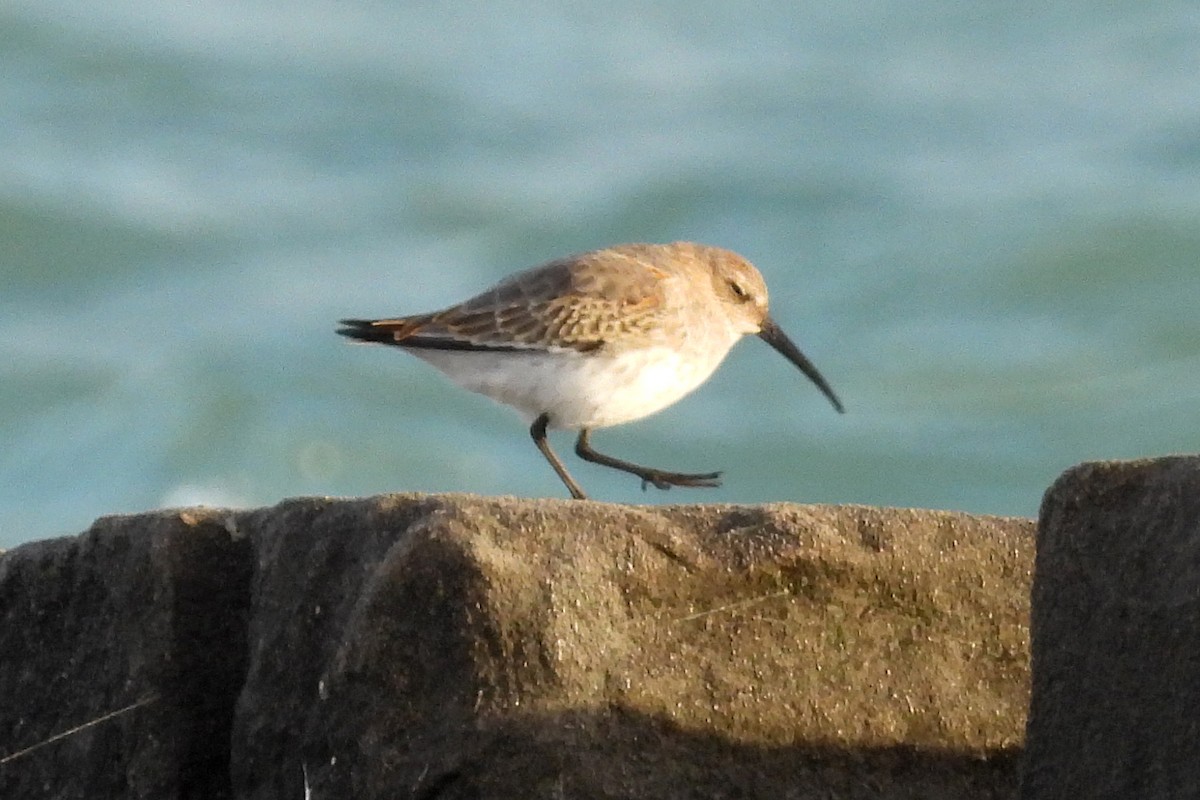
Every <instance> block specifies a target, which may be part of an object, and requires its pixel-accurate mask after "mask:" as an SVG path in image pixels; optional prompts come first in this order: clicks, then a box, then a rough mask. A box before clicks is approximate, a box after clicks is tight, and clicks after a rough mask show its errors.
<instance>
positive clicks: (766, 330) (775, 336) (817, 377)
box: [758, 317, 844, 414]
mask: <svg viewBox="0 0 1200 800" xmlns="http://www.w3.org/2000/svg"><path fill="white" fill-rule="evenodd" d="M758 338H760V339H762V340H763V341H764V342H766V343H767V344H769V345H771V347H774V348H775V349H776V350H777V351H778V352H779V354H780V355H781V356H783V357H784V358H786V359H787V360H788V361H790V362H792V363H793V364H795V365H796V366H797V367H799V368H800V371H801V372H803V373H804V374H805V375H807V376H808V379H809V380H810V381H812V382H813V383H815V384H816V385H817V388H818V389H820V390H821V392H822V393H823V394H824V395H825V396H826V397H828V398H829V402H831V403H833V407H834V408H836V409H837V410H838V413H839V414H841V413H843V411H844V409H843V408H842V401H841V400H838V396H837V395H836V394H834V393H833V389H831V388H829V384H828V383H826V382H825V379H824V378H823V377H821V373H820V372H818V371H817V368H816V367H814V366H813V364H812V362H811V361H809V360H808V359H807V358H806V357H805V355H804V353H801V352H800V348H799V347H796V345H795V344H793V343H792V340H791V339H789V338H788V337H787V334H786V333H784V332H783V330H782V329H781V328H780V327H779V326H778V325H776V324H775V321H774V320H773V319H771V318H770V317H767V318H766V319H764V320H763V321H762V330H760V331H759V332H758Z"/></svg>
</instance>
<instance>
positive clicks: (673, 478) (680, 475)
mask: <svg viewBox="0 0 1200 800" xmlns="http://www.w3.org/2000/svg"><path fill="white" fill-rule="evenodd" d="M635 474H636V475H637V476H638V477H639V478H641V479H642V491H643V492H644V491H646V487H648V486H649V485H651V484H653V485H654V488H656V489H663V490H666V489H670V488H671V487H672V486H691V487H695V488H708V489H715V488H716V487H718V486H720V485H721V473H720V472H700V473H690V472H664V471H663V470H660V469H647V470H644V471H642V472H638V473H635Z"/></svg>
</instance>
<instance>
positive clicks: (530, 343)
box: [338, 242, 842, 499]
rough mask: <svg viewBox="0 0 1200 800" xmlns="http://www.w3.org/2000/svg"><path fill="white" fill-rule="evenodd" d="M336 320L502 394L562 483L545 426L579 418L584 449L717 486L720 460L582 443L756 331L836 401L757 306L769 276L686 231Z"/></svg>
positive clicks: (709, 368) (644, 409) (661, 397)
mask: <svg viewBox="0 0 1200 800" xmlns="http://www.w3.org/2000/svg"><path fill="white" fill-rule="evenodd" d="M341 325H342V327H341V328H340V329H339V330H338V333H340V334H341V335H343V336H347V337H349V338H351V339H356V340H358V341H362V342H370V343H378V344H386V345H392V346H394V347H399V348H400V349H402V350H405V351H407V352H409V353H411V354H412V355H414V356H416V357H417V358H420V359H421V360H423V361H426V362H428V363H429V364H432V365H433V366H434V367H436V368H437V369H439V370H440V371H441V372H443V373H444V374H445V375H446V376H447V377H448V378H450V380H452V381H453V382H454V383H456V384H458V385H459V386H462V387H463V388H464V389H469V390H471V391H473V392H478V393H480V394H483V395H487V396H488V397H490V398H492V399H493V400H496V401H498V402H500V403H504V404H506V405H509V406H512V407H513V408H515V409H517V411H519V412H521V413H522V414H523V415H524V416H525V417H526V419H527V420H529V421H531V425H530V428H529V433H530V435H531V436H532V437H533V441H534V443H535V444H536V445H537V448H538V450H540V451H541V453H542V455H543V456H545V458H546V460H547V461H548V462H549V463H550V466H551V467H553V468H554V471H555V472H556V473H557V474H558V477H559V478H560V479H561V480H562V482H563V483H564V484H566V487H567V489H568V490H570V492H571V496H572V497H574V498H576V499H586V497H587V495H586V494H584V492H583V489H581V488H580V486H579V484H578V483H577V482H576V481H575V479H574V478H572V477H571V474H570V473H569V472H567V468H566V467H565V466H564V465H563V463H562V461H561V460H560V459H559V457H558V456H557V455H556V454H555V452H554V450H552V449H551V447H550V442H549V440H548V438H547V434H546V432H547V430H550V429H567V430H575V431H579V438H578V439H577V440H576V442H575V453H576V454H577V455H578V456H579V457H580V458H582V459H583V460H585V461H590V462H592V463H595V464H600V465H603V466H606V467H612V468H614V469H618V470H622V471H624V472H628V473H631V474H633V475H636V476H637V477H639V478H641V479H642V489H643V490H644V489H645V488H646V486H647V485H649V484H653V485H654V486H656V487H657V488H659V489H669V488H670V487H672V486H701V487H703V486H709V487H711V486H719V485H720V476H721V473H720V472H704V473H685V472H669V471H666V470H661V469H654V468H652V467H644V466H641V465H639V464H634V463H631V462H629V461H624V460H622V459H619V458H614V457H612V456H608V455H604V454H603V453H599V452H597V451H596V450H594V449H592V445H591V432H592V430H593V429H595V428H605V427H608V426H610V425H619V424H621V423H624V422H630V421H632V420H636V419H641V418H642V417H645V416H648V415H650V414H653V413H655V412H656V411H660V410H662V409H663V408H666V407H667V406H669V405H671V404H672V403H674V402H676V401H677V400H679V399H680V398H681V397H683V396H684V395H686V394H688V393H689V392H691V391H692V390H693V389H695V388H696V387H698V386H699V385H700V384H702V383H703V382H704V381H705V380H707V379H708V377H709V376H710V375H711V374H712V373H713V371H714V370H716V368H717V366H718V365H720V363H721V361H722V360H724V358H725V355H726V354H727V353H728V352H729V350H730V348H731V347H733V345H734V344H736V343H737V341H738V340H739V339H741V338H742V337H743V336H745V335H747V334H754V335H756V336H758V337H759V338H760V339H762V340H763V341H765V342H766V343H767V344H769V345H771V347H773V348H775V350H777V351H778V352H779V353H780V354H781V355H783V356H784V358H786V359H787V360H788V361H790V362H792V363H793V364H795V365H796V366H797V367H798V368H799V369H800V371H801V372H803V373H804V374H805V375H806V376H808V378H809V380H811V381H812V382H813V383H814V384H816V386H817V388H818V389H820V390H821V392H822V393H824V395H825V396H826V397H827V398H829V401H830V402H831V403H832V404H833V407H834V408H835V409H837V410H838V411H839V412H841V411H842V403H841V401H840V400H838V397H837V395H836V394H835V393H834V391H833V389H831V388H830V387H829V384H828V383H826V381H825V379H824V378H823V377H822V376H821V373H820V372H818V371H817V368H816V367H814V366H813V364H812V362H810V361H809V360H808V359H807V358H806V357H805V356H804V354H803V353H801V352H800V349H799V348H797V347H796V345H795V344H793V343H792V340H791V339H789V338H788V337H787V335H786V334H785V333H784V332H783V331H782V330H780V328H779V326H778V325H776V324H775V322H774V321H773V320H772V319H771V317H770V315H769V314H768V313H767V286H766V284H765V283H764V282H763V279H762V276H761V275H760V274H759V273H758V270H756V269H755V268H754V266H753V265H751V264H750V262H749V261H747V260H746V259H744V258H742V257H741V256H739V255H738V254H736V253H733V252H731V251H729V250H723V249H721V248H719V247H709V246H706V245H701V244H693V243H691V242H675V243H673V244H624V245H618V246H616V247H610V248H607V249H604V250H595V251H592V252H589V253H582V254H579V255H573V256H568V257H566V258H562V259H559V260H556V261H551V262H549V263H547V264H544V265H542V266H540V267H534V268H533V269H530V270H526V271H524V272H520V273H517V274H515V275H512V276H511V277H509V278H507V279H506V280H504V281H502V282H500V283H499V284H497V285H496V286H494V287H492V288H491V289H488V290H487V291H485V292H483V293H482V294H479V295H477V296H475V297H472V298H471V299H470V300H467V301H465V302H463V303H460V304H458V305H455V306H451V307H449V308H446V309H444V310H442V311H435V312H433V313H430V314H417V315H414V316H409V317H395V318H392V319H345V320H342V321H341Z"/></svg>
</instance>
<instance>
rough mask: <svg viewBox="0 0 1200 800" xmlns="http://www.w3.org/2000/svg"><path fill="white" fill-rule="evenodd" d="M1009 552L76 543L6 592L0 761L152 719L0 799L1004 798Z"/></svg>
mask: <svg viewBox="0 0 1200 800" xmlns="http://www.w3.org/2000/svg"><path fill="white" fill-rule="evenodd" d="M192 539H195V540H196V541H195V542H193V541H192ZM117 543H123V544H117ZM1032 545H1033V535H1032V523H1031V522H1029V521H1026V520H1012V519H998V518H982V517H970V516H967V515H962V514H950V513H942V512H931V511H909V510H894V509H874V508H862V507H840V508H839V507H821V506H795V505H774V506H762V507H734V506H678V507H667V508H630V507H622V506H613V505H606V504H601V503H581V502H560V501H526V500H514V499H503V498H501V499H483V498H473V497H464V496H417V495H396V496H387V497H380V498H372V499H367V500H354V501H334V500H315V499H313V500H297V501H291V502H287V503H284V504H282V505H280V506H277V507H275V508H272V509H263V510H260V511H255V512H246V513H239V514H229V513H226V512H194V511H189V512H183V515H182V517H181V516H179V515H174V516H172V515H170V514H154V515H146V516H144V517H126V518H116V519H111V520H102V521H101V522H100V523H98V524H97V526H96V528H93V530H92V531H90V532H89V533H88V534H85V535H84V536H83V537H80V538H77V539H72V540H61V541H57V542H49V543H41V544H36V545H31V546H27V547H22V548H17V549H16V550H14V551H11V552H10V553H8V554H6V555H5V556H3V557H2V559H3V560H2V561H0V614H2V615H3V620H4V627H3V628H0V653H3V654H4V656H3V657H4V658H5V666H4V668H3V670H0V674H2V675H3V678H2V679H3V681H4V683H3V684H2V688H3V689H4V695H3V696H4V697H5V698H8V697H15V698H16V700H15V702H14V704H13V705H12V706H11V707H10V706H0V754H2V753H6V752H7V753H12V752H13V751H14V750H16V749H19V748H24V747H28V746H30V745H31V744H34V743H36V742H37V741H40V740H42V739H44V738H45V737H48V736H50V735H52V734H53V733H55V732H58V731H61V730H63V729H64V728H68V727H70V726H72V725H76V724H79V723H80V722H83V721H86V720H87V719H89V718H92V717H95V716H98V715H100V714H102V713H103V712H104V711H107V710H110V709H112V708H115V707H119V706H121V705H123V704H126V703H129V702H131V701H132V700H136V699H138V698H139V697H143V696H146V695H147V694H148V693H150V694H154V695H157V696H159V697H160V698H161V699H160V700H159V701H158V702H157V703H156V704H153V705H149V706H146V707H143V708H140V709H137V710H135V711H133V712H130V713H129V714H127V715H124V716H122V717H119V718H117V719H115V720H112V721H109V722H105V723H102V724H101V725H97V726H95V727H94V728H91V729H89V730H88V731H87V732H85V733H82V734H78V735H76V736H74V737H71V738H69V739H66V740H63V741H59V742H54V743H52V744H49V745H47V746H45V747H43V748H41V749H39V750H37V751H34V752H31V753H29V754H28V755H26V756H23V757H21V758H19V759H16V760H13V761H11V762H9V763H8V764H5V765H3V766H0V776H2V777H0V781H2V782H0V796H3V797H8V796H21V797H24V796H31V797H32V796H39V797H193V796H194V797H199V796H206V797H223V796H230V795H232V796H234V797H239V798H282V797H286V798H301V797H304V782H305V775H307V779H308V784H309V787H310V788H311V791H312V795H311V796H312V797H313V798H317V799H318V800H323V799H324V798H330V797H347V798H348V797H354V798H356V799H359V800H361V799H362V798H375V797H389V798H391V797H423V798H433V797H439V798H457V797H462V798H467V797H496V798H511V797H529V798H537V797H547V798H554V797H573V798H574V797H578V798H593V797H594V798H600V797H606V798H607V797H612V798H617V797H629V798H633V797H656V798H674V797H689V798H718V797H719V798H734V797H771V798H787V797H809V796H838V797H846V798H857V797H863V798H866V797H872V798H876V797H896V798H899V797H905V798H908V797H912V798H918V797H919V798H940V797H954V798H975V797H980V798H984V797H986V798H1002V797H1003V798H1008V797H1013V796H1014V795H1015V788H1016V778H1017V776H1016V773H1017V766H1016V759H1017V756H1018V755H1019V752H1020V746H1021V741H1022V737H1023V733H1024V723H1025V708H1026V704H1027V701H1028V680H1029V678H1028V629H1027V616H1028V591H1029V580H1030V570H1031V566H1032V559H1033V546H1032ZM193 551H195V552H197V553H199V554H200V555H196V556H189V555H187V553H190V552H193ZM205 553H208V555H204V554H205ZM139 554H144V555H139ZM218 554H219V556H220V557H218ZM39 564H50V565H55V564H67V565H69V568H68V567H61V566H60V567H54V568H51V567H47V566H38V565H39ZM185 586H186V587H188V588H187V589H186V590H185V589H184V588H183V587H185ZM180 595H186V596H187V597H188V598H191V599H190V600H188V601H187V602H178V601H174V600H172V598H174V597H177V596H180ZM13 642H16V646H15V648H14V647H13V644H12V643H13ZM10 653H13V654H14V655H12V656H10V655H9V654H10ZM10 658H11V659H12V661H11V663H12V664H14V665H17V666H16V667H12V666H10V662H9V659H10ZM55 670H57V673H56V672H55ZM234 673H237V674H234ZM56 674H60V677H58V678H54V677H53V676H54V675H56ZM218 676H221V677H222V679H223V681H224V682H223V684H222V685H220V686H217V685H215V683H216V682H217V681H216V679H217V677H218ZM234 693H236V694H237V701H236V708H234V705H233V703H232V702H230V701H231V698H232V696H233V694H234ZM220 704H224V707H223V708H224V710H223V711H222V710H219V709H217V708H215V706H217V705H220ZM231 717H232V723H231V724H230V718H231ZM22 720H24V721H22ZM80 737H83V738H80ZM222 759H224V763H222ZM81 764H82V765H83V766H82V767H80V766H79V765H81ZM198 765H207V766H208V767H210V769H208V770H207V771H204V770H200V769H198V768H197V767H198ZM76 770H78V771H79V773H80V775H82V776H83V777H80V776H79V775H76V774H73V773H74V772H75V771H76ZM210 773H211V774H210ZM205 781H207V782H208V784H207V785H203V784H204V782H205ZM222 781H224V782H222ZM85 784H86V785H87V788H88V791H86V792H84V791H81V790H78V789H79V787H82V786H83V785H85ZM6 786H11V787H18V788H20V789H28V791H25V792H24V793H18V794H11V793H9V792H6V791H3V789H4V788H5V787H6ZM197 787H199V788H197ZM33 788H40V790H39V791H37V792H36V793H32V789H33Z"/></svg>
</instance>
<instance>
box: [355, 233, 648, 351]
mask: <svg viewBox="0 0 1200 800" xmlns="http://www.w3.org/2000/svg"><path fill="white" fill-rule="evenodd" d="M665 277H666V273H665V272H663V271H662V270H660V269H659V268H657V267H654V266H651V265H647V264H645V263H641V262H639V261H638V260H637V259H635V258H630V257H628V256H625V255H619V254H613V253H612V251H599V252H598V253H586V254H584V255H582V256H574V257H571V258H567V259H562V260H560V261H552V262H550V263H549V264H546V265H544V266H541V267H536V268H534V269H532V270H529V271H527V272H522V273H519V274H517V275H514V276H512V277H510V278H508V279H507V280H505V281H503V282H502V283H500V284H498V285H497V286H495V287H493V288H492V289H489V290H488V291H486V292H483V293H482V294H480V295H478V296H476V297H473V298H471V299H470V300H468V301H466V302H465V303H462V304H460V305H457V306H453V307H451V308H447V309H445V310H444V311H438V312H435V313H433V314H424V315H420V316H413V317H404V318H398V319H385V320H343V325H344V326H345V327H344V328H343V329H342V330H341V331H339V333H342V334H343V335H346V336H350V337H352V338H355V339H360V340H364V341H374V342H383V343H386V344H395V345H399V346H401V347H416V348H434V349H442V350H491V351H534V350H542V351H545V350H575V351H578V352H590V351H594V350H599V349H600V348H603V347H606V346H609V347H617V348H619V347H621V346H622V345H628V344H632V343H634V342H636V341H639V340H642V339H645V338H647V337H650V336H652V335H653V333H654V331H655V329H656V327H657V320H658V317H659V316H660V315H661V313H662V308H663V305H664V298H665V293H664V290H663V286H662V280H663V278H665Z"/></svg>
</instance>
